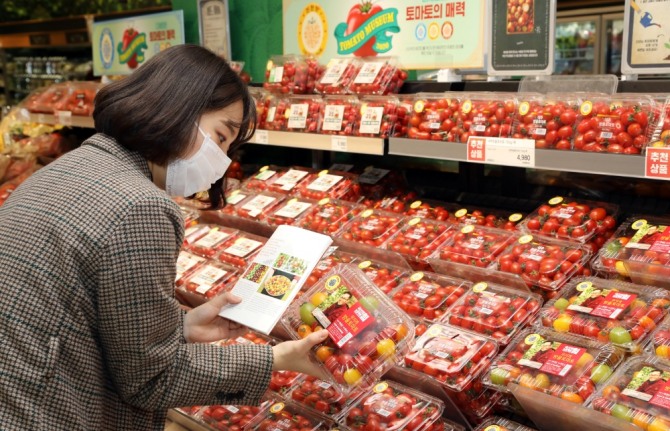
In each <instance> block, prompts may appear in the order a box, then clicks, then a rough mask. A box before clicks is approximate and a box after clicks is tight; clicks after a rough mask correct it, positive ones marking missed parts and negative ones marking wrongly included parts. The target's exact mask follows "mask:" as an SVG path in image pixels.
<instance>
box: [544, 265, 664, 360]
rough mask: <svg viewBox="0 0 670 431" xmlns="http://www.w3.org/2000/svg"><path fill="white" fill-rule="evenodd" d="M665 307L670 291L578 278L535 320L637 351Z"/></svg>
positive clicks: (556, 329)
mask: <svg viewBox="0 0 670 431" xmlns="http://www.w3.org/2000/svg"><path fill="white" fill-rule="evenodd" d="M669 307H670V293H668V292H667V291H665V290H664V289H659V288H654V287H649V286H639V285H635V284H630V283H624V282H622V281H615V280H602V279H599V278H595V277H587V278H578V279H575V280H572V281H571V282H570V283H569V284H568V285H567V286H566V287H565V289H563V291H562V292H561V296H560V297H558V298H556V299H553V300H551V301H549V302H548V303H547V304H546V305H545V307H544V308H543V309H542V310H541V311H540V313H539V315H538V319H537V323H538V324H539V325H541V326H545V327H548V328H550V329H554V330H555V331H557V332H569V333H570V334H572V335H575V336H580V337H585V338H589V339H595V340H598V341H600V342H603V343H607V342H610V343H612V344H614V345H615V346H617V347H620V348H621V349H623V350H625V351H627V352H631V353H639V352H640V351H641V350H642V346H643V345H644V344H645V343H646V341H647V337H648V336H649V334H650V333H651V331H652V330H653V329H654V328H656V325H657V324H658V323H660V322H661V320H663V318H665V317H666V316H667V315H668V308H669Z"/></svg>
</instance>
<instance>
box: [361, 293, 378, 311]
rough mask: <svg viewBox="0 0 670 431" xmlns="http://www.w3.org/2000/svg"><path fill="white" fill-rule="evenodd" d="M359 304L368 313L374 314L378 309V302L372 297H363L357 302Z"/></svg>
mask: <svg viewBox="0 0 670 431" xmlns="http://www.w3.org/2000/svg"><path fill="white" fill-rule="evenodd" d="M358 302H360V303H361V306H362V307H363V308H365V309H366V310H368V311H369V312H370V313H374V312H375V310H376V309H377V308H379V301H377V298H375V297H374V296H364V297H362V298H361V299H359V300H358Z"/></svg>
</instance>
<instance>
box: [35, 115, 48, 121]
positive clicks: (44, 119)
mask: <svg viewBox="0 0 670 431" xmlns="http://www.w3.org/2000/svg"><path fill="white" fill-rule="evenodd" d="M37 122H38V123H47V116H46V115H44V114H37Z"/></svg>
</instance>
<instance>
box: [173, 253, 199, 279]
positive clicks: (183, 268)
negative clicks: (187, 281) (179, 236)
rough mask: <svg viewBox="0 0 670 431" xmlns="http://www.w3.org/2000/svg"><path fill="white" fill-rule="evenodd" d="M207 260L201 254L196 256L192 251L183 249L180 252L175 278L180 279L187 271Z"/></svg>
mask: <svg viewBox="0 0 670 431" xmlns="http://www.w3.org/2000/svg"><path fill="white" fill-rule="evenodd" d="M204 261H205V258H203V257H200V256H195V255H193V254H191V253H187V252H185V251H182V252H180V253H179V257H178V258H177V276H176V278H175V280H178V279H180V278H181V276H182V275H184V274H185V273H186V272H187V271H190V270H191V269H193V268H194V267H195V266H196V265H198V264H200V263H202V262H204Z"/></svg>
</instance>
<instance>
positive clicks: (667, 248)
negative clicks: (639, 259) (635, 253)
mask: <svg viewBox="0 0 670 431" xmlns="http://www.w3.org/2000/svg"><path fill="white" fill-rule="evenodd" d="M632 227H633V229H635V228H636V227H637V228H638V229H637V232H635V235H633V237H632V238H631V239H630V241H628V243H627V244H626V246H625V247H626V248H635V249H639V250H650V251H656V252H659V253H668V252H670V231H668V232H666V231H667V230H668V229H667V226H663V225H660V226H655V225H651V224H648V223H647V222H646V221H644V220H638V221H636V222H635V223H633V226H632Z"/></svg>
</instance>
